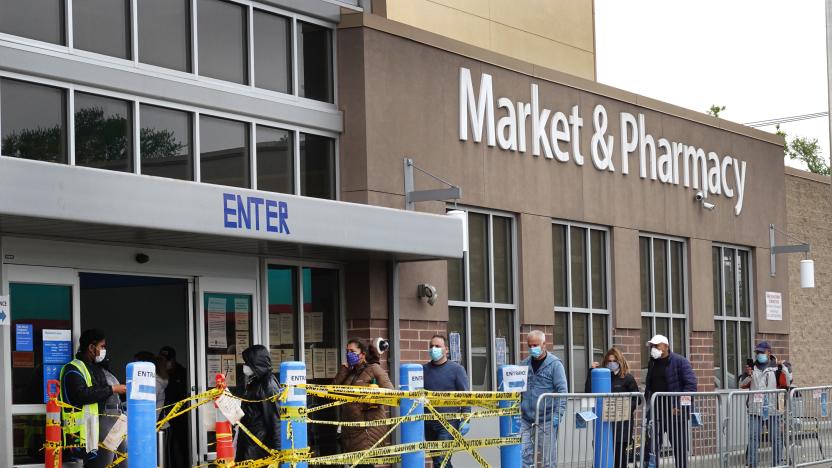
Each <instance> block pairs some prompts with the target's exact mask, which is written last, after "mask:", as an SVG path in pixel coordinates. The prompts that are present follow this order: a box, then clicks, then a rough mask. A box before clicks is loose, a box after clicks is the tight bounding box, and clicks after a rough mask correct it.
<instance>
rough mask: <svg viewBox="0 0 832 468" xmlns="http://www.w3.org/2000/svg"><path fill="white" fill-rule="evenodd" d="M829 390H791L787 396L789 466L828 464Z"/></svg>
mask: <svg viewBox="0 0 832 468" xmlns="http://www.w3.org/2000/svg"><path fill="white" fill-rule="evenodd" d="M830 393H832V386H824V387H806V388H794V389H792V390H791V391H790V392H789V398H788V407H787V419H786V424H787V429H788V436H789V437H788V441H789V459H790V462H791V464H792V466H795V467H798V466H809V465H816V464H819V463H832V414H830V408H829V398H830Z"/></svg>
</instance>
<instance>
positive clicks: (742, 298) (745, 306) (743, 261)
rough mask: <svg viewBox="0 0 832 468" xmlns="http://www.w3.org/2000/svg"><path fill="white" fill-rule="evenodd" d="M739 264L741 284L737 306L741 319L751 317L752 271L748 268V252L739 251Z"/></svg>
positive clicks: (738, 278) (739, 280)
mask: <svg viewBox="0 0 832 468" xmlns="http://www.w3.org/2000/svg"><path fill="white" fill-rule="evenodd" d="M737 254H738V255H739V262H738V263H737V281H738V282H739V297H738V298H737V305H738V308H739V312H740V314H739V315H740V317H751V297H750V295H751V292H750V287H749V286H750V284H751V280H750V270H749V268H748V252H747V251H745V250H738V251H737Z"/></svg>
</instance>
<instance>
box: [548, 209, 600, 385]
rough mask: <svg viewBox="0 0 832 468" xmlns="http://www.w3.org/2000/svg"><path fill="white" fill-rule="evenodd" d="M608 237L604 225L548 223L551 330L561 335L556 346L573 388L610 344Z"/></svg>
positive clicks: (582, 379) (585, 375)
mask: <svg viewBox="0 0 832 468" xmlns="http://www.w3.org/2000/svg"><path fill="white" fill-rule="evenodd" d="M606 243H607V231H606V230H603V229H599V228H594V227H587V226H575V225H571V224H568V223H561V222H557V223H553V224H552V252H553V264H554V274H555V335H556V340H557V339H560V340H561V341H560V343H558V342H557V341H556V343H558V344H557V347H556V349H560V346H565V348H564V351H563V352H561V353H560V354H558V356H559V357H561V359H562V360H563V363H564V366H565V367H566V369H567V371H566V377H567V378H566V380H567V383H568V384H569V386H570V387H569V388H570V389H572V391H583V389H584V383H585V381H586V377H587V375H588V369H589V366H590V364H591V363H592V361H599V360H600V359H602V358H603V356H604V354H605V353H606V352H607V346H608V345H609V336H610V334H609V319H608V316H609V313H610V311H609V309H608V305H607V292H606V287H607V280H608V276H607V275H608V272H607V266H606V265H607V260H608V258H607V244H606ZM566 252H569V264H568V265H567V264H566V258H565V254H566ZM567 266H568V269H567V268H566V267H567ZM567 339H569V340H570V341H569V344H568V345H567V344H566V343H567V341H566V340H567ZM556 354H557V353H556ZM570 369H571V374H570Z"/></svg>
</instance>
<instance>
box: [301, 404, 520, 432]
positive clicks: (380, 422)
mask: <svg viewBox="0 0 832 468" xmlns="http://www.w3.org/2000/svg"><path fill="white" fill-rule="evenodd" d="M439 414H441V415H442V416H441V418H443V419H451V420H456V419H462V420H466V421H467V420H468V419H470V418H493V417H499V416H514V415H518V414H520V408H519V407H510V408H499V409H495V410H485V411H477V412H474V413H439ZM437 419H439V417H437V416H436V415H434V414H432V413H425V414H413V415H410V416H400V417H397V418H385V419H376V420H375V421H321V420H316V419H309V420H307V421H306V422H308V423H309V424H326V425H330V426H344V427H377V426H388V425H390V424H396V423H406V422H414V421H435V420H437Z"/></svg>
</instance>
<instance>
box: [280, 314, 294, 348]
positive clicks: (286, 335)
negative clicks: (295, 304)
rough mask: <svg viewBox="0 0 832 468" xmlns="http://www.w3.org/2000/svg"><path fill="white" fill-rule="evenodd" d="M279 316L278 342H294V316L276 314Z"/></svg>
mask: <svg viewBox="0 0 832 468" xmlns="http://www.w3.org/2000/svg"><path fill="white" fill-rule="evenodd" d="M278 315H279V317H280V342H281V343H282V344H294V343H295V333H294V329H295V318H294V317H293V316H292V314H278Z"/></svg>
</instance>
